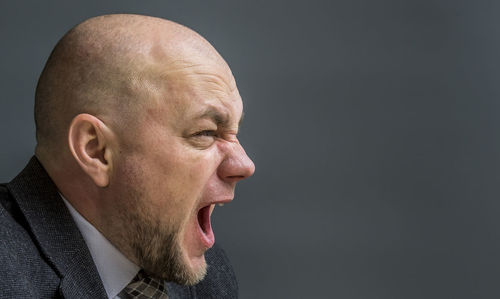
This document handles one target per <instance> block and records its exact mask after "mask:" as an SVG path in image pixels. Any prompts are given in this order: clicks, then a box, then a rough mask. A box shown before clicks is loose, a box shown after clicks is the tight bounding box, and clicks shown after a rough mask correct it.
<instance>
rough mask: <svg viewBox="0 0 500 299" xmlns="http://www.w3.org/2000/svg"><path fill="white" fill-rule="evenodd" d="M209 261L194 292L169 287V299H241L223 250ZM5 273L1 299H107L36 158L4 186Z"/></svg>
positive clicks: (0, 235)
mask: <svg viewBox="0 0 500 299" xmlns="http://www.w3.org/2000/svg"><path fill="white" fill-rule="evenodd" d="M205 257H206V259H207V263H208V274H207V276H206V277H205V279H204V280H203V281H202V282H200V283H199V284H197V285H195V286H193V287H185V286H180V285H177V284H174V283H167V290H168V294H169V298H237V294H238V285H237V282H236V278H235V276H234V272H233V269H232V267H231V265H230V263H229V260H228V259H227V257H226V255H225V253H224V252H223V251H222V249H220V248H219V247H217V246H214V247H213V248H212V249H210V250H208V251H207V252H206V254H205ZM0 271H1V272H0V273H1V277H0V298H93V299H95V298H106V292H105V290H104V287H103V285H102V282H101V280H100V278H99V274H98V272H97V269H96V267H95V264H94V262H93V260H92V257H91V255H90V252H89V250H88V248H87V245H86V244H85V241H84V240H83V237H82V235H81V233H80V231H79V230H78V228H77V226H76V224H75V223H74V221H73V218H72V217H71V215H70V214H69V211H68V210H67V208H66V206H65V205H64V203H63V201H62V199H61V197H60V196H59V194H58V191H57V188H56V186H55V185H54V183H53V182H52V180H51V179H50V177H49V176H48V174H47V172H46V171H45V170H44V169H43V167H42V165H41V164H40V162H39V161H38V160H37V159H36V158H35V157H33V158H32V159H31V160H30V162H29V163H28V165H27V166H26V168H25V169H24V170H23V171H22V172H21V173H20V174H19V175H18V176H17V177H16V178H14V180H12V181H11V182H10V183H8V184H0Z"/></svg>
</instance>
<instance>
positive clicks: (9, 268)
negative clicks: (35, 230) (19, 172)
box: [0, 184, 59, 297]
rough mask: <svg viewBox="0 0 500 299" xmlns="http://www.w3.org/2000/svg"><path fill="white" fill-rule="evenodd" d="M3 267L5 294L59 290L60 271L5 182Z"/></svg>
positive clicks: (0, 234)
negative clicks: (54, 267)
mask: <svg viewBox="0 0 500 299" xmlns="http://www.w3.org/2000/svg"><path fill="white" fill-rule="evenodd" d="M0 268H1V269H2V271H1V272H0V289H1V290H2V294H3V295H9V297H16V296H17V295H20V296H21V297H26V296H30V295H32V297H46V296H45V295H49V294H50V293H52V292H53V290H56V289H57V285H55V284H54V282H57V281H59V279H58V277H57V275H56V273H55V272H54V271H53V270H52V268H51V267H50V266H49V265H48V264H47V263H46V262H45V261H44V259H43V258H42V256H41V254H40V252H39V250H38V248H37V246H36V245H35V243H34V242H33V240H32V237H31V235H30V233H29V231H28V230H27V229H26V225H25V221H24V218H23V215H22V214H21V213H20V212H19V210H18V209H17V208H16V205H15V203H14V201H13V199H12V196H11V195H10V193H9V191H8V189H7V187H6V186H5V185H4V184H0ZM21 294H22V295H21Z"/></svg>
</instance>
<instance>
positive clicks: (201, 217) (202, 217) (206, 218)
mask: <svg viewBox="0 0 500 299" xmlns="http://www.w3.org/2000/svg"><path fill="white" fill-rule="evenodd" d="M198 223H199V225H200V229H201V232H202V237H203V239H204V240H203V241H204V243H205V245H207V246H208V247H212V245H213V243H214V233H213V231H212V225H211V224H210V205H208V206H206V207H204V208H201V209H200V211H198Z"/></svg>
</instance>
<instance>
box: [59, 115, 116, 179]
mask: <svg viewBox="0 0 500 299" xmlns="http://www.w3.org/2000/svg"><path fill="white" fill-rule="evenodd" d="M112 138H113V134H112V131H111V130H110V129H109V128H108V127H107V126H106V125H105V124H104V123H103V122H102V121H101V120H100V119H98V118H97V117H95V116H93V115H90V114H85V113H84V114H78V115H77V116H75V118H73V121H72V122H71V125H70V127H69V132H68V143H69V148H70V150H71V153H72V154H73V157H74V158H75V160H76V162H78V164H79V165H80V167H81V168H82V170H83V171H84V172H85V173H86V174H87V175H88V176H89V177H90V178H91V179H92V181H93V182H94V183H95V184H96V185H97V186H99V187H106V186H108V185H109V179H110V175H111V170H112V159H111V157H112V147H111V144H112V140H111V139H112Z"/></svg>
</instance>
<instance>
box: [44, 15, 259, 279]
mask: <svg viewBox="0 0 500 299" xmlns="http://www.w3.org/2000/svg"><path fill="white" fill-rule="evenodd" d="M36 102H37V103H36V105H35V106H36V108H35V111H36V112H35V114H36V115H35V118H36V121H37V139H38V145H37V148H36V155H37V157H38V158H39V160H40V161H41V163H42V164H43V165H44V167H45V168H46V170H47V172H48V173H49V175H50V176H51V178H52V179H53V180H54V182H55V184H56V185H57V187H58V189H59V190H60V192H61V193H62V194H63V195H64V196H65V198H66V199H67V200H68V201H69V202H70V203H71V204H72V205H73V206H74V207H75V209H77V210H78V211H79V212H80V214H82V216H83V217H85V218H86V219H87V220H88V221H89V222H90V223H91V224H93V225H94V226H95V227H96V228H97V229H98V230H99V231H100V232H101V233H102V234H103V235H104V236H105V237H106V238H107V239H108V240H109V241H110V242H111V243H112V244H113V245H115V246H116V247H117V248H118V249H119V250H120V251H121V252H122V253H123V254H124V255H125V256H126V257H127V258H128V259H129V260H131V261H132V262H134V263H136V264H137V265H139V266H140V267H141V268H143V269H144V270H146V271H147V272H149V273H150V274H152V275H154V276H157V277H159V278H163V279H167V280H171V281H175V282H177V283H180V284H188V285H189V284H195V283H197V282H198V281H200V280H201V279H202V278H203V276H204V275H205V272H206V261H205V258H204V253H205V251H206V250H207V249H208V248H209V247H211V245H212V244H213V242H211V241H210V240H209V239H210V238H206V237H204V235H203V233H200V231H203V230H202V229H201V228H200V224H199V220H198V217H199V214H200V210H201V209H202V208H204V207H209V208H208V209H210V213H211V211H212V210H213V207H214V205H215V204H217V203H227V202H230V201H231V200H232V199H233V197H234V189H235V185H236V183H237V182H238V181H240V180H242V179H245V178H247V177H249V176H251V175H252V174H253V172H254V169H255V167H254V164H253V162H252V161H251V160H250V158H249V157H248V156H247V155H246V153H245V151H244V150H243V147H242V146H241V145H240V143H239V142H238V138H237V133H238V129H239V125H240V122H241V118H242V114H243V104H242V100H241V97H240V95H239V92H238V89H237V88H236V83H235V80H234V78H233V76H232V74H231V71H230V69H229V67H228V66H227V64H226V63H225V62H224V60H223V59H222V58H221V57H220V55H219V54H218V53H217V51H216V50H215V49H214V48H213V47H212V46H211V45H210V44H209V43H208V42H207V41H206V40H204V39H203V38H202V37H201V36H199V35H198V34H196V33H195V32H193V31H192V30H190V29H188V28H186V27H184V26H181V25H179V24H176V23H173V22H170V21H166V20H162V19H158V18H152V17H145V16H137V15H110V16H103V17H97V18H93V19H90V20H87V21H86V22H84V23H82V24H80V25H78V26H77V27H75V28H74V29H73V30H71V31H70V32H69V33H68V34H67V35H66V36H65V37H64V38H63V39H62V40H61V41H60V42H59V44H58V45H57V46H56V48H55V50H54V52H53V53H52V54H51V57H50V58H49V61H48V63H47V66H46V67H45V69H44V71H43V73H42V75H41V78H40V81H39V84H38V87H37V95H36ZM37 113H38V114H37ZM55 157H56V158H55ZM207 239H208V241H207Z"/></svg>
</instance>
